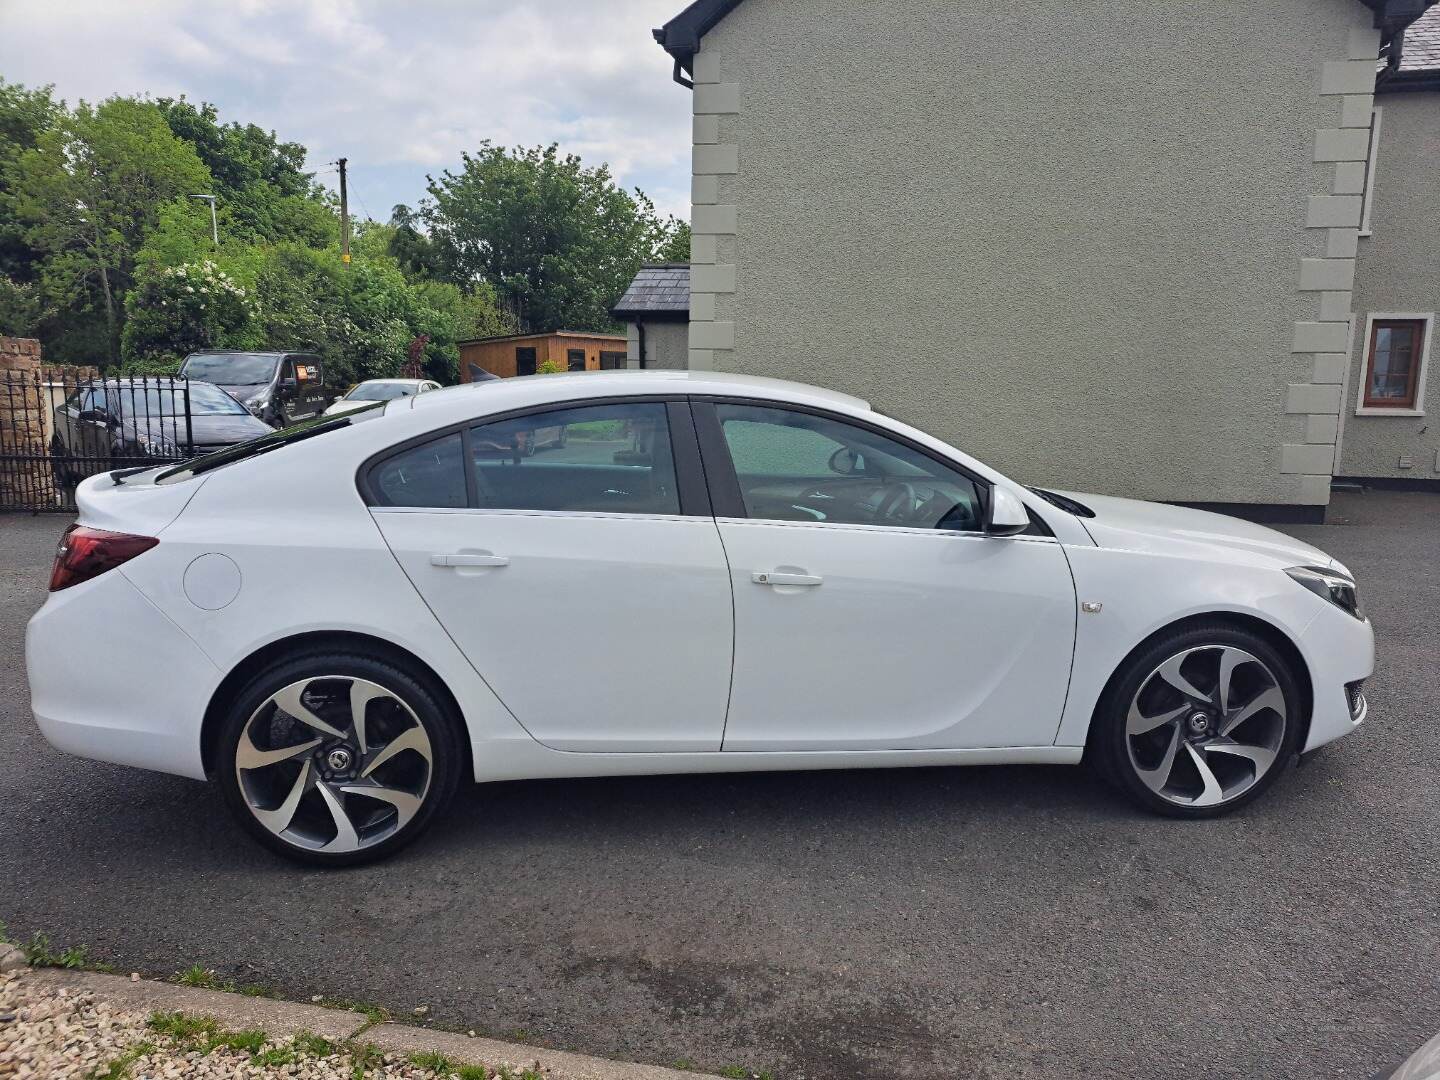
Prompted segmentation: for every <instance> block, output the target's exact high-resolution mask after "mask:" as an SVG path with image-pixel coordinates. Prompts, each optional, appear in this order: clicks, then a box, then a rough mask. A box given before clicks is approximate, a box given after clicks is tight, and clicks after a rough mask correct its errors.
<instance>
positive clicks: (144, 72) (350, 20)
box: [0, 0, 690, 217]
mask: <svg viewBox="0 0 1440 1080" xmlns="http://www.w3.org/2000/svg"><path fill="white" fill-rule="evenodd" d="M683 6H684V5H683V0H605V2H604V3H595V2H590V0H410V2H407V3H403V4H399V3H393V2H389V0H303V2H302V0H227V2H226V3H224V4H216V3H211V2H203V0H145V2H144V3H143V4H128V3H127V4H118V3H115V2H114V0H65V2H63V3H55V2H54V0H3V6H0V71H3V72H4V74H5V77H6V78H7V79H10V80H12V81H15V80H18V81H21V82H25V83H28V84H31V85H35V84H41V83H54V84H55V86H56V89H57V92H58V93H59V94H60V95H61V96H62V97H65V98H66V99H68V100H71V101H73V100H75V99H77V98H85V99H87V100H99V99H101V98H104V97H107V96H109V95H111V94H116V93H119V94H140V93H149V94H152V95H157V96H158V95H176V94H181V93H184V94H186V95H187V96H188V97H190V98H191V99H192V100H205V101H211V102H214V103H215V104H216V105H217V106H219V108H220V110H221V115H222V117H223V118H224V119H226V120H239V121H241V122H247V123H255V124H259V125H260V126H262V127H266V128H273V129H274V130H275V131H277V132H278V133H279V134H280V136H281V137H282V138H285V139H291V140H295V141H299V142H302V143H304V144H305V145H306V146H307V147H309V149H310V164H311V166H312V167H316V168H321V167H323V164H324V163H325V162H328V161H331V160H333V159H334V158H336V157H339V156H340V155H342V154H343V155H344V156H346V157H348V158H349V159H350V161H351V163H352V167H353V169H354V176H355V181H356V188H357V191H359V192H360V193H361V194H363V196H364V198H365V200H366V203H367V204H368V205H367V209H368V210H369V211H370V212H371V213H375V214H378V215H379V216H384V215H385V214H386V213H388V210H389V207H390V205H392V204H393V203H396V202H412V203H413V202H415V201H416V200H417V199H419V198H420V196H421V195H422V194H423V192H424V185H425V179H424V178H425V174H426V173H438V172H439V171H441V170H442V169H445V168H453V167H456V166H457V165H458V163H459V160H460V155H461V153H462V152H463V151H466V150H473V149H475V148H476V147H477V146H478V145H479V144H480V143H481V141H483V140H485V139H489V140H491V141H492V142H495V143H499V144H501V145H516V144H519V145H535V144H540V143H548V142H551V141H555V142H559V143H560V145H561V148H562V149H563V150H566V151H570V152H574V153H577V154H579V155H580V156H581V157H583V158H584V159H585V160H586V162H587V163H589V164H598V163H600V162H601V161H604V162H608V163H609V164H610V166H611V169H612V171H613V172H614V173H615V175H616V177H617V178H618V179H619V180H620V182H622V183H623V184H625V185H626V186H639V187H642V188H644V189H645V190H646V192H647V194H649V195H650V196H651V197H652V198H653V199H655V201H656V202H657V204H659V206H660V208H661V209H662V210H664V211H667V212H672V213H676V214H679V215H680V216H682V217H688V211H689V151H690V130H689V125H690V111H689V109H690V100H689V95H688V93H687V92H686V91H684V90H682V89H681V88H680V87H678V86H676V85H675V84H674V83H673V82H672V81H671V79H670V68H671V63H670V59H669V57H667V56H666V55H665V54H664V53H663V52H662V51H661V50H660V48H659V47H658V46H657V45H656V44H655V43H654V41H653V40H652V39H651V37H650V29H651V28H652V27H654V26H658V25H660V24H661V23H663V22H664V21H665V20H666V19H668V18H669V17H671V16H673V15H674V14H675V13H676V12H677V11H678V10H679V9H680V8H681V7H683ZM321 179H322V180H324V179H326V177H325V176H323V175H322V177H321ZM331 179H333V177H332V178H331ZM367 185H371V187H372V189H371V190H368V191H367V190H365V188H366V186H367ZM376 204H378V205H376Z"/></svg>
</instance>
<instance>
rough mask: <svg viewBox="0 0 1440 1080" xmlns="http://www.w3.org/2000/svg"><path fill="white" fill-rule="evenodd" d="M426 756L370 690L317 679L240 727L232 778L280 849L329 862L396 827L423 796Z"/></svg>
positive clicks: (284, 693)
mask: <svg viewBox="0 0 1440 1080" xmlns="http://www.w3.org/2000/svg"><path fill="white" fill-rule="evenodd" d="M433 771H434V754H433V751H432V749H431V745H430V737H429V735H428V734H427V733H426V730H425V727H424V725H422V724H421V723H420V721H419V719H418V718H417V717H416V715H415V713H414V711H413V710H412V709H411V708H410V706H409V705H407V704H406V703H405V702H404V701H403V700H401V699H400V698H399V697H398V696H397V695H396V694H394V693H393V692H391V691H390V690H387V689H386V688H385V687H383V686H380V685H379V684H378V683H373V682H369V681H367V680H365V679H360V678H355V677H353V676H347V675H332V676H315V677H311V678H307V679H302V680H301V681H299V682H293V683H291V684H290V685H288V686H286V687H284V688H283V689H281V690H279V691H277V692H276V693H274V694H272V695H271V696H270V697H269V698H267V699H266V700H265V701H264V703H262V704H261V705H260V707H259V708H258V709H256V710H255V711H254V712H253V713H252V714H251V716H250V719H249V720H247V721H246V723H245V726H244V728H243V729H242V730H241V732H240V739H239V742H238V743H237V745H236V748H235V776H236V780H237V782H238V785H239V788H240V793H241V795H242V797H243V798H244V800H245V803H246V805H247V807H248V808H249V810H250V813H251V814H253V815H254V817H255V820H256V821H258V822H259V823H260V824H261V825H262V826H263V827H264V828H265V829H267V830H268V831H269V832H271V833H273V834H274V835H275V836H277V837H279V838H280V839H281V840H284V841H285V842H286V843H289V844H293V845H295V846H297V847H302V848H306V849H309V850H312V851H320V852H326V853H333V854H343V853H347V852H354V851H360V850H363V849H365V848H369V847H373V846H374V845H376V844H378V843H380V842H381V841H383V840H385V839H387V838H388V837H390V836H393V835H394V834H395V833H396V832H398V831H399V830H401V829H403V828H404V827H405V826H406V825H407V824H408V823H409V822H410V820H411V819H412V818H414V817H415V815H416V814H417V813H418V812H419V810H420V807H421V806H422V805H423V804H424V802H425V796H426V794H427V793H428V791H429V789H430V782H431V777H432V774H433Z"/></svg>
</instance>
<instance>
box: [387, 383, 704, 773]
mask: <svg viewBox="0 0 1440 1080" xmlns="http://www.w3.org/2000/svg"><path fill="white" fill-rule="evenodd" d="M672 412H673V414H674V416H675V418H676V436H677V438H678V439H681V440H688V442H686V443H685V445H684V446H682V447H681V448H680V451H681V452H680V454H679V455H678V456H679V457H680V459H681V461H682V462H686V463H687V465H686V466H685V467H682V468H680V469H678V470H677V464H676V459H677V454H676V451H675V445H676V439H675V438H672V435H671V424H670V415H671V413H672ZM557 429H558V431H559V433H560V434H559V435H558V436H555V435H554V432H555V431H556V430H557ZM693 440H694V433H693V429H692V428H690V421H689V412H688V410H687V409H685V408H684V407H683V406H679V405H674V406H667V405H666V404H665V403H664V402H658V401H636V402H628V403H626V402H612V403H605V404H597V405H590V406H582V407H576V408H568V409H561V410H553V409H552V410H549V411H538V412H532V413H529V414H527V415H524V416H520V417H516V418H512V419H507V420H502V421H498V422H492V423H481V424H477V425H476V426H475V427H473V428H471V429H469V430H467V431H465V432H463V433H454V434H450V435H446V436H444V437H442V438H440V439H437V440H435V441H432V442H430V443H426V444H425V445H423V446H419V447H413V448H410V449H407V450H404V451H402V452H400V453H399V454H397V455H395V456H393V457H391V458H389V459H387V460H384V461H382V462H381V463H380V464H378V465H377V466H375V467H374V468H373V469H372V470H371V472H370V475H369V478H368V487H369V490H370V497H371V502H372V508H373V514H374V517H375V521H376V522H377V523H378V525H379V526H380V529H381V532H382V533H383V534H384V536H385V539H386V541H387V543H388V544H389V545H390V548H391V550H392V551H393V552H394V553H395V556H396V558H397V559H399V561H400V563H401V565H402V566H403V567H404V569H405V572H406V574H408V575H409V577H410V580H411V581H412V582H413V583H414V585H415V587H416V589H418V590H419V591H420V593H421V595H422V596H423V597H424V598H425V601H426V602H427V603H428V604H429V606H430V608H431V610H432V611H434V613H435V615H436V617H437V618H438V619H439V620H440V622H441V623H442V624H443V625H444V627H445V629H446V630H447V631H448V632H449V634H450V636H451V637H452V638H454V640H455V642H456V643H457V644H458V645H459V646H460V648H461V649H462V650H463V651H464V652H465V654H466V656H467V657H468V658H469V659H470V662H471V663H472V664H473V665H474V666H475V668H476V670H477V671H478V672H479V673H480V674H481V676H483V677H484V679H485V680H486V682H487V683H489V685H490V687H491V689H492V690H494V691H495V693H496V695H497V696H498V697H499V698H500V700H501V701H503V702H504V703H505V705H506V707H507V708H509V709H510V711H511V712H512V713H513V714H514V715H515V717H516V719H517V720H519V722H520V723H521V724H522V725H524V727H525V728H526V729H527V730H528V731H529V732H530V733H531V735H533V736H534V737H535V738H536V739H538V740H539V741H540V742H542V743H545V744H546V745H547V746H550V747H553V748H555V749H558V750H574V751H613V752H662V751H677V752H678V751H699V750H711V751H713V750H718V749H719V748H720V740H721V736H722V733H723V730H724V724H725V707H726V700H727V697H728V694H729V689H730V658H731V645H732V634H733V622H732V614H731V603H730V583H729V577H728V574H727V571H726V563H725V554H724V551H723V549H722V548H721V546H720V537H719V533H718V531H717V529H716V526H715V520H714V518H713V517H711V516H710V515H709V511H708V506H707V505H705V496H704V487H703V480H701V479H700V477H699V466H698V455H697V452H696V451H695V450H694V443H693ZM687 447H688V452H687ZM532 448H533V449H532ZM467 472H468V476H467ZM467 483H468V485H469V486H468V489H467Z"/></svg>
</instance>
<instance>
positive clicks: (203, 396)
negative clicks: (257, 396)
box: [110, 383, 248, 418]
mask: <svg viewBox="0 0 1440 1080" xmlns="http://www.w3.org/2000/svg"><path fill="white" fill-rule="evenodd" d="M110 396H111V397H112V399H113V400H114V401H115V403H116V404H117V405H118V406H119V408H120V415H121V416H122V417H127V418H128V417H136V416H184V415H185V388H184V387H183V386H174V387H171V386H158V387H157V386H146V387H142V386H139V385H134V386H127V385H120V386H117V387H113V388H112V389H111V391H110ZM190 414H191V415H192V416H223V415H227V414H240V415H248V413H247V412H246V409H245V406H243V405H241V404H240V403H239V402H238V401H236V400H235V399H234V398H232V397H231V396H230V395H229V394H227V393H225V391H224V390H221V389H220V388H219V387H216V386H207V385H205V384H204V383H191V384H190Z"/></svg>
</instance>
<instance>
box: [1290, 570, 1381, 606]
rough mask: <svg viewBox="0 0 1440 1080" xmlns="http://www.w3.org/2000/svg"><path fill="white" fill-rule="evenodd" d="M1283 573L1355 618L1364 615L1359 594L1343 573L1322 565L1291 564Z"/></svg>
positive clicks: (1353, 583)
mask: <svg viewBox="0 0 1440 1080" xmlns="http://www.w3.org/2000/svg"><path fill="white" fill-rule="evenodd" d="M1285 573H1287V574H1289V575H1290V577H1291V578H1292V579H1293V580H1294V581H1296V582H1297V583H1299V584H1300V585H1303V586H1304V587H1305V588H1307V589H1309V590H1310V591H1311V592H1313V593H1314V594H1315V595H1316V596H1318V597H1320V598H1321V599H1322V600H1329V601H1330V602H1331V603H1332V604H1334V605H1335V606H1336V607H1338V608H1344V609H1345V610H1346V611H1348V612H1349V613H1350V614H1351V615H1354V616H1355V618H1357V619H1363V618H1364V617H1365V616H1364V615H1363V614H1361V611H1360V596H1359V594H1358V593H1357V592H1356V591H1355V582H1353V581H1351V580H1350V579H1349V578H1348V577H1346V576H1345V575H1344V574H1337V573H1336V572H1335V571H1334V570H1328V569H1326V568H1325V567H1323V566H1292V567H1291V568H1290V569H1289V570H1286V571H1285Z"/></svg>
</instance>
